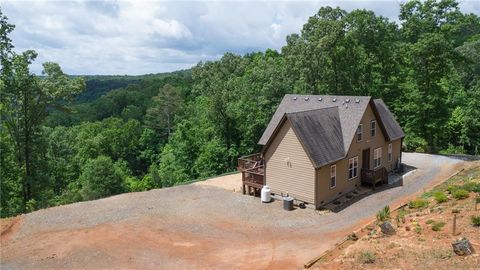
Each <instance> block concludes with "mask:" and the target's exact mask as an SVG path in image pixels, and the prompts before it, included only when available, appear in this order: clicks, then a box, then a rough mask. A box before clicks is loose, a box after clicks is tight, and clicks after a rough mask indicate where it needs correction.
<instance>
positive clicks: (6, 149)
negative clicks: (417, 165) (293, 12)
mask: <svg viewBox="0 0 480 270" xmlns="http://www.w3.org/2000/svg"><path fill="white" fill-rule="evenodd" d="M398 19H399V23H396V22H394V21H391V20H389V19H387V18H384V17H381V16H377V15H376V14H374V13H373V12H371V11H368V10H354V11H352V12H346V11H344V10H342V9H340V8H331V7H323V8H321V9H320V10H319V11H318V13H316V14H315V15H313V16H312V17H310V18H309V20H308V21H307V22H306V24H305V25H304V26H303V28H302V29H301V32H300V34H292V35H289V36H287V37H286V40H287V44H286V45H285V46H284V47H283V48H282V49H281V51H280V52H278V51H275V50H270V49H269V50H266V51H265V52H255V53H249V54H246V55H243V56H241V55H235V54H231V53H226V54H225V55H224V56H223V57H222V58H221V59H220V60H218V61H211V62H205V63H202V62H201V63H199V64H198V65H196V66H195V67H193V68H192V69H191V70H185V71H178V72H174V73H164V74H156V75H155V74H152V75H145V76H136V77H135V76H108V77H105V76H103V77H102V76H93V77H92V76H90V77H77V76H68V75H66V74H64V73H63V72H62V70H61V68H60V66H59V65H58V64H55V63H45V64H44V72H43V74H42V75H35V74H33V73H32V72H31V71H30V70H29V65H30V64H31V63H32V62H33V61H35V57H36V53H35V52H34V51H26V52H23V53H15V52H14V50H13V48H14V47H13V44H12V41H11V40H10V38H9V34H10V33H11V32H12V31H13V30H14V26H13V25H11V24H9V23H8V19H7V17H6V16H5V15H4V14H2V13H1V11H0V20H1V31H0V45H1V52H0V53H1V63H2V69H1V74H0V77H1V81H0V87H1V105H0V109H1V120H2V121H1V130H0V131H1V134H0V138H1V141H0V149H1V155H0V159H1V160H0V161H1V171H0V176H1V190H0V191H1V193H0V197H1V216H2V217H5V216H12V215H16V214H19V213H24V212H29V211H33V210H35V209H39V208H44V207H49V206H55V205H60V204H65V203H72V202H77V201H83V200H91V199H97V198H101V197H105V196H109V195H113V194H119V193H122V192H129V191H142V190H148V189H152V188H162V187H169V186H172V185H175V184H178V183H184V182H186V181H190V180H192V179H198V178H203V177H208V176H212V175H217V174H221V173H225V172H229V171H232V170H234V169H235V164H236V159H237V157H238V156H240V155H243V154H249V153H253V152H255V151H258V150H259V146H258V145H257V141H258V139H259V138H260V136H261V134H262V133H263V130H264V129H265V127H266V125H267V124H268V121H269V120H270V117H271V116H272V115H273V113H274V111H275V109H276V107H277V105H278V104H279V102H280V100H281V99H282V97H283V95H284V94H286V93H299V94H335V95H370V96H373V97H375V98H382V99H383V100H384V101H385V102H386V103H387V105H388V106H389V107H390V108H391V110H392V111H393V112H394V114H395V115H396V117H397V119H398V121H399V122H400V123H401V126H402V127H403V128H404V130H405V132H406V134H407V136H406V138H405V140H404V150H407V151H419V152H431V153H466V154H477V153H478V151H479V150H480V149H478V148H479V147H478V146H479V145H480V135H479V134H480V19H479V17H478V16H477V15H474V14H462V13H461V12H460V11H459V8H458V3H457V2H455V1H452V0H442V1H432V0H427V1H423V2H421V1H411V2H407V3H405V4H402V5H401V10H400V14H399V18H398Z"/></svg>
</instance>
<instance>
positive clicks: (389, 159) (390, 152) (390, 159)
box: [387, 143, 393, 162]
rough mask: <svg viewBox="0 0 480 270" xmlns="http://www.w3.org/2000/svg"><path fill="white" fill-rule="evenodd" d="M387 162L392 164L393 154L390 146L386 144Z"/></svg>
mask: <svg viewBox="0 0 480 270" xmlns="http://www.w3.org/2000/svg"><path fill="white" fill-rule="evenodd" d="M387 158H388V162H392V159H393V153H392V144H391V143H389V144H388V153H387Z"/></svg>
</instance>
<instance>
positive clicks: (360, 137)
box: [243, 95, 405, 208]
mask: <svg viewBox="0 0 480 270" xmlns="http://www.w3.org/2000/svg"><path fill="white" fill-rule="evenodd" d="M404 136H405V135H404V133H403V131H402V128H401V127H400V125H399V124H398V123H397V121H396V120H395V118H394V116H393V114H392V113H391V112H390V111H389V109H388V108H387V106H386V105H385V103H384V102H383V101H382V100H381V99H372V98H371V97H365V96H317V95H286V96H285V97H284V98H283V100H282V102H281V103H280V105H279V106H278V108H277V110H276V112H275V114H274V115H273V117H272V119H271V120H270V123H269V124H268V126H267V128H266V130H265V131H264V133H263V135H262V137H261V138H260V141H259V142H258V143H259V144H260V145H263V149H262V153H261V155H260V157H261V158H259V156H258V155H257V156H255V158H256V159H257V161H255V165H253V166H251V167H250V170H247V171H245V172H244V176H243V180H244V184H245V185H246V186H247V188H248V189H249V191H250V187H253V188H260V187H261V186H263V185H267V186H269V187H270V188H271V190H272V193H274V194H278V195H286V194H287V193H288V195H289V196H291V197H293V198H295V200H298V201H302V202H305V203H308V204H310V205H314V206H315V207H316V208H318V207H320V206H321V205H324V204H326V203H328V202H330V201H332V200H335V199H336V198H338V197H339V196H341V195H342V194H345V193H347V192H349V191H351V190H353V189H354V188H355V187H357V186H359V185H361V184H369V185H372V186H373V187H375V185H376V184H378V182H383V181H386V179H387V177H388V175H387V174H388V173H389V172H391V171H392V170H393V169H395V168H396V167H398V166H399V165H400V163H401V158H402V156H401V145H402V140H403V137H404ZM249 181H250V182H249Z"/></svg>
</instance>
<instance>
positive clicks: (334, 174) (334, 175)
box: [330, 165, 337, 189]
mask: <svg viewBox="0 0 480 270" xmlns="http://www.w3.org/2000/svg"><path fill="white" fill-rule="evenodd" d="M332 180H333V182H334V185H333V186H332ZM336 186H337V165H332V166H330V188H331V189H332V188H335V187H336Z"/></svg>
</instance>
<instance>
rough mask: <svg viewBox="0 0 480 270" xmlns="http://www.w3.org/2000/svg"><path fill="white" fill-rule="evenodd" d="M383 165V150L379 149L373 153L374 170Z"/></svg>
mask: <svg viewBox="0 0 480 270" xmlns="http://www.w3.org/2000/svg"><path fill="white" fill-rule="evenodd" d="M380 165H382V148H381V147H379V148H377V149H375V150H374V151H373V168H374V169H376V168H378V167H380Z"/></svg>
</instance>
